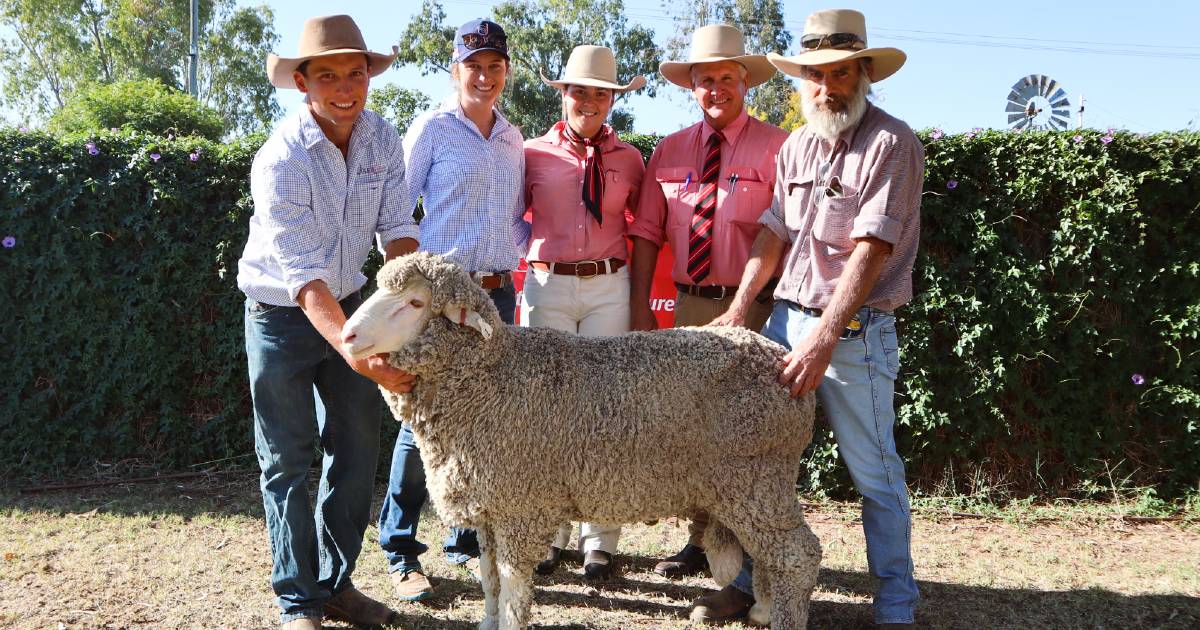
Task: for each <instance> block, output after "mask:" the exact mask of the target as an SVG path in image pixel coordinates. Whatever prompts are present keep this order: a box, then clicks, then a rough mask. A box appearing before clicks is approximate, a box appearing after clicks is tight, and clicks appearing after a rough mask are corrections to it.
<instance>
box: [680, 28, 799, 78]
mask: <svg viewBox="0 0 1200 630" xmlns="http://www.w3.org/2000/svg"><path fill="white" fill-rule="evenodd" d="M713 61H736V62H738V63H740V64H742V66H743V67H744V68H746V85H748V86H749V87H754V86H756V85H762V84H763V83H766V82H767V80H769V79H770V78H771V77H772V76H774V75H775V68H774V67H772V66H771V63H770V62H769V61H767V58H766V56H764V55H747V54H746V44H745V42H743V41H742V32H741V31H739V30H737V29H736V28H734V27H732V26H730V25H728V24H709V25H708V26H702V27H700V28H698V29H696V32H694V33H692V52H691V56H690V57H689V58H688V60H687V61H664V62H662V63H661V64H659V66H658V71H659V72H660V73H662V75H663V76H664V77H666V79H667V80H668V81H670V82H671V83H674V84H675V85H678V86H680V87H683V88H687V89H689V90H690V89H692V66H694V65H696V64H698V63H710V62H713Z"/></svg>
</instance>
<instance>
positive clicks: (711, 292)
mask: <svg viewBox="0 0 1200 630" xmlns="http://www.w3.org/2000/svg"><path fill="white" fill-rule="evenodd" d="M778 283H779V280H778V279H775V278H772V279H771V281H770V282H768V283H767V286H765V287H763V288H762V291H759V292H758V295H756V296H754V300H755V301H756V302H759V303H762V304H766V303H767V302H770V301H771V296H772V294H774V293H775V285H776V284H778ZM675 288H676V289H679V291H680V292H682V293H686V294H688V295H691V296H695V297H702V298H708V299H710V300H724V299H725V298H732V297H733V296H734V295H735V294H736V293H737V290H738V288H737V287H724V286H720V285H715V284H709V285H703V286H702V285H697V284H684V283H682V282H676V283H675Z"/></svg>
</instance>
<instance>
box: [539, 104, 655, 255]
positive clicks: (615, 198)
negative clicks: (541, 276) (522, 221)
mask: <svg viewBox="0 0 1200 630" xmlns="http://www.w3.org/2000/svg"><path fill="white" fill-rule="evenodd" d="M564 125H566V123H565V122H563V121H561V120H560V121H559V122H557V123H555V124H554V126H553V127H551V128H550V131H548V132H547V133H546V135H544V136H542V137H540V138H531V139H529V140H526V141H525V206H526V208H528V210H529V213H530V215H531V217H532V222H533V237H532V238H531V239H530V244H529V255H528V256H526V259H527V260H541V261H546V262H578V261H581V260H605V259H607V258H620V259H621V260H625V259H626V258H627V257H628V251H629V250H628V246H627V245H626V242H625V232H626V226H627V225H628V222H629V221H630V220H632V217H633V216H634V215H635V214H636V213H637V203H638V197H639V190H640V188H641V185H642V176H643V175H644V174H645V170H646V169H645V165H644V164H642V154H641V152H639V151H638V150H637V149H635V148H634V147H633V145H631V144H629V143H627V142H623V141H621V140H620V139H619V138H617V136H616V134H615V133H614V134H609V136H608V138H607V139H606V140H605V141H604V143H603V145H601V147H600V156H601V161H602V162H603V165H604V198H603V199H602V200H601V216H603V217H604V222H603V224H597V223H596V219H595V218H594V217H593V216H592V215H591V213H589V212H588V211H587V208H586V207H584V205H583V166H584V161H585V156H583V155H579V154H578V153H576V152H575V150H574V149H573V148H572V147H571V143H570V142H568V141H567V140H566V139H565V138H563V135H562V129H563V127H564Z"/></svg>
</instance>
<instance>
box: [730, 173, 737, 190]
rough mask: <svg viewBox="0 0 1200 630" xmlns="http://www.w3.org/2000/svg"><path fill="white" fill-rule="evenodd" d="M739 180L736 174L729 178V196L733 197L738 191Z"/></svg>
mask: <svg viewBox="0 0 1200 630" xmlns="http://www.w3.org/2000/svg"><path fill="white" fill-rule="evenodd" d="M737 180H738V174H737V173H734V174H732V175H730V176H729V194H731V195H732V194H733V193H734V192H736V191H737Z"/></svg>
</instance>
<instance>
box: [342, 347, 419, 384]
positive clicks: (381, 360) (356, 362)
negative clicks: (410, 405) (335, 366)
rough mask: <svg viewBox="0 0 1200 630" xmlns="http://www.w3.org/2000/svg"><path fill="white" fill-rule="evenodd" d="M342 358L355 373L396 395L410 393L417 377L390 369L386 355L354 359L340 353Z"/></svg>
mask: <svg viewBox="0 0 1200 630" xmlns="http://www.w3.org/2000/svg"><path fill="white" fill-rule="evenodd" d="M342 356H343V357H345V359H346V363H348V364H350V367H351V368H353V369H354V371H355V372H358V373H359V374H362V375H363V376H365V377H367V378H369V379H371V380H372V381H375V382H376V383H378V384H379V386H380V387H382V388H384V389H386V390H388V391H390V392H394V393H397V394H404V393H406V392H410V391H412V388H413V383H414V381H416V379H417V377H415V376H413V375H412V374H409V373H408V372H405V371H404V370H401V369H400V368H396V367H392V366H391V365H389V364H388V362H387V356H388V355H387V354H384V353H381V354H372V355H370V356H368V357H363V358H361V359H355V358H354V357H352V356H350V355H349V354H347V353H346V352H345V350H343V351H342Z"/></svg>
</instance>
